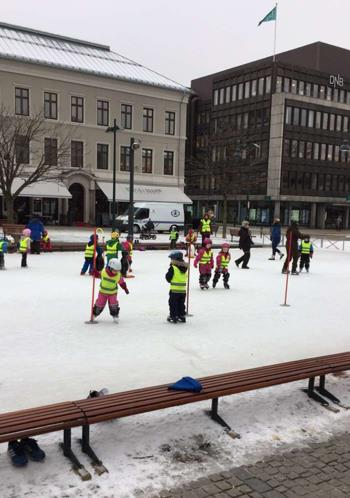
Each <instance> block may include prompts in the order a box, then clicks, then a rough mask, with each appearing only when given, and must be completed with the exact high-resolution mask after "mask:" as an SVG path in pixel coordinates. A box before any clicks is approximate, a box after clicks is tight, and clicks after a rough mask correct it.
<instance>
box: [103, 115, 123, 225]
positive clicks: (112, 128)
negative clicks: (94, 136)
mask: <svg viewBox="0 0 350 498" xmlns="http://www.w3.org/2000/svg"><path fill="white" fill-rule="evenodd" d="M120 129H121V128H120V127H119V126H118V125H117V120H116V119H114V120H113V126H109V127H108V128H107V130H106V133H113V194H112V232H114V231H115V183H116V171H117V159H116V153H117V131H119V130H120Z"/></svg>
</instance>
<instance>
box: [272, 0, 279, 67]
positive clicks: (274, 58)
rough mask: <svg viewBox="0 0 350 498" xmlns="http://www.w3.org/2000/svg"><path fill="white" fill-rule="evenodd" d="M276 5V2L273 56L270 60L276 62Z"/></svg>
mask: <svg viewBox="0 0 350 498" xmlns="http://www.w3.org/2000/svg"><path fill="white" fill-rule="evenodd" d="M277 5H278V3H277V2H276V6H275V9H276V19H275V35H274V40H273V57H272V62H276V40H277Z"/></svg>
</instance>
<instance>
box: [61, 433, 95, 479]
mask: <svg viewBox="0 0 350 498" xmlns="http://www.w3.org/2000/svg"><path fill="white" fill-rule="evenodd" d="M60 446H61V448H62V449H63V454H64V456H65V457H67V458H69V460H70V461H71V462H72V464H73V470H74V471H75V472H76V473H77V474H78V475H79V476H80V477H81V479H82V480H83V481H88V480H89V479H91V474H90V472H88V471H87V470H86V469H85V467H84V465H82V464H81V463H80V462H79V460H78V459H77V457H76V456H75V454H74V453H73V451H72V431H71V429H64V430H63V443H60Z"/></svg>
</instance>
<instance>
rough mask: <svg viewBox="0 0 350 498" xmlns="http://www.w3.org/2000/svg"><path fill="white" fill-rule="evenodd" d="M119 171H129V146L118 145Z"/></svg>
mask: <svg viewBox="0 0 350 498" xmlns="http://www.w3.org/2000/svg"><path fill="white" fill-rule="evenodd" d="M120 171H130V147H128V146H125V145H122V146H121V147H120Z"/></svg>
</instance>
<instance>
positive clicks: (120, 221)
mask: <svg viewBox="0 0 350 498" xmlns="http://www.w3.org/2000/svg"><path fill="white" fill-rule="evenodd" d="M128 214H129V209H127V210H126V212H125V213H124V214H122V215H121V216H118V217H117V226H118V228H119V229H120V230H122V231H125V230H127V228H128ZM148 220H152V221H153V223H154V228H155V230H157V231H159V232H161V231H168V230H170V229H171V227H172V226H173V225H176V226H177V227H178V228H183V226H184V223H185V214H184V205H183V204H181V203H178V202H169V203H168V202H135V204H134V233H139V232H140V230H141V228H142V227H143V226H144V225H145V224H146V223H147V221H148Z"/></svg>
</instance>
